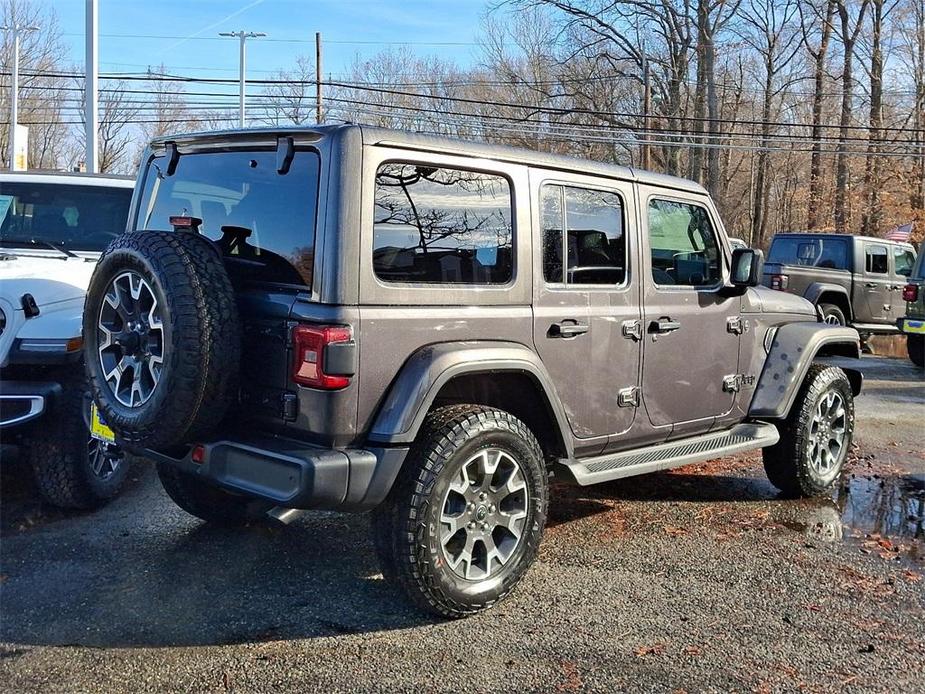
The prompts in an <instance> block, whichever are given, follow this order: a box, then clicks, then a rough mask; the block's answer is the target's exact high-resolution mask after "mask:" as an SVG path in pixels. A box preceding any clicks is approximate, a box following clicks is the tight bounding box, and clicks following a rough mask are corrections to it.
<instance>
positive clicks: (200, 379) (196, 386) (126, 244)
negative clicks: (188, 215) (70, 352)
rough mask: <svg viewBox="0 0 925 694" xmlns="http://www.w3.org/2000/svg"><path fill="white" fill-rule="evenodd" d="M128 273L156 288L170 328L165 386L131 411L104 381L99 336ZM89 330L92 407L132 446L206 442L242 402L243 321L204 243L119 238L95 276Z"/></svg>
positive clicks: (194, 237)
mask: <svg viewBox="0 0 925 694" xmlns="http://www.w3.org/2000/svg"><path fill="white" fill-rule="evenodd" d="M127 270H129V271H133V272H135V273H137V274H138V275H140V276H141V277H142V278H143V279H144V280H145V281H146V282H147V283H148V284H149V285H150V286H151V287H152V288H153V291H154V294H155V296H156V298H157V301H158V304H159V306H160V307H161V309H160V310H161V314H162V315H161V318H162V321H163V324H164V333H163V342H164V345H163V352H164V364H163V367H162V371H161V377H160V381H159V382H158V384H157V385H156V387H155V388H154V389H153V392H152V393H151V395H150V398H149V399H148V400H147V401H146V402H144V403H142V404H140V405H136V406H133V407H128V406H127V405H125V404H123V403H121V402H119V400H118V399H117V398H116V397H115V395H114V394H113V392H112V389H111V388H110V387H109V385H108V384H107V383H106V381H105V378H104V375H103V367H102V365H101V363H100V359H99V353H98V345H99V339H100V335H99V331H98V330H97V328H96V326H97V325H98V321H99V317H100V310H101V306H102V302H103V300H104V296H105V293H106V291H107V290H108V287H109V286H110V283H111V282H112V281H113V279H114V278H116V277H117V276H118V275H119V274H120V273H122V272H124V271H127ZM83 325H84V342H85V351H86V355H87V358H86V360H85V361H86V364H87V373H88V375H89V378H90V383H91V390H92V395H93V399H94V400H95V401H96V403H97V406H98V407H99V408H100V412H101V413H102V414H103V417H104V418H105V420H106V422H107V423H108V424H109V426H110V427H112V429H113V430H114V431H115V432H116V434H117V435H118V436H119V437H120V438H121V439H123V440H124V441H126V442H128V443H131V444H133V445H135V446H138V447H150V448H159V447H167V446H172V445H176V444H180V443H186V442H191V441H196V440H200V439H201V438H202V437H204V436H205V435H206V434H207V433H208V432H209V431H210V430H211V429H213V428H214V427H215V425H217V424H218V423H219V422H220V421H221V419H222V417H223V416H224V415H225V413H226V411H227V409H228V407H229V406H230V405H231V404H232V402H233V401H234V399H235V397H236V390H237V382H238V375H239V374H238V370H239V366H240V355H241V328H240V319H239V316H238V311H237V306H236V305H235V295H234V290H233V288H232V285H231V281H230V279H229V277H228V273H227V271H226V269H225V266H224V263H223V261H222V257H221V255H220V253H219V251H218V249H217V248H216V247H215V246H214V244H213V243H212V242H211V241H209V240H208V239H207V238H205V237H202V236H200V235H198V234H194V233H191V232H161V231H143V232H132V233H126V234H122V235H121V236H119V237H118V238H117V239H115V240H114V241H113V242H112V243H111V244H110V246H109V248H107V249H106V252H105V253H104V254H103V256H102V258H101V259H100V261H99V264H98V265H97V268H96V270H95V272H94V273H93V278H92V279H91V281H90V287H89V290H88V292H87V301H86V306H85V309H84V318H83Z"/></svg>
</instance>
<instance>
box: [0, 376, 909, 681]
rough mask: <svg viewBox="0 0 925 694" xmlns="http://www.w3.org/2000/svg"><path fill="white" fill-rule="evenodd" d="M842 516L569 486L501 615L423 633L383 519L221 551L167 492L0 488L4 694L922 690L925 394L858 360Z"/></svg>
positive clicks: (223, 543) (692, 474)
mask: <svg viewBox="0 0 925 694" xmlns="http://www.w3.org/2000/svg"><path fill="white" fill-rule="evenodd" d="M864 370H865V374H866V378H867V381H866V388H865V393H864V394H863V395H862V396H861V398H860V399H859V400H858V405H857V407H858V419H859V425H858V434H857V437H856V441H857V444H858V445H857V447H856V450H855V451H854V454H853V455H852V459H851V463H850V466H849V468H848V470H847V472H846V475H845V478H844V480H843V483H842V485H841V486H840V488H839V489H838V490H837V491H836V492H835V493H834V494H833V497H832V499H831V500H821V501H790V500H783V499H780V498H778V497H777V495H776V494H775V492H774V490H773V488H772V487H771V486H770V484H769V483H768V482H767V481H766V480H765V478H764V475H763V472H762V469H761V462H760V455H754V454H752V455H747V456H737V457H731V458H723V459H720V460H717V461H712V462H710V463H708V464H704V465H697V466H691V467H687V468H682V469H680V470H677V471H673V472H668V473H658V474H652V475H647V476H645V477H639V478H635V479H629V480H623V481H621V482H619V483H611V484H607V485H602V486H599V487H594V488H590V489H576V488H571V487H566V486H562V485H555V487H554V490H553V501H552V506H551V510H550V515H551V517H550V524H549V527H548V529H547V532H546V536H545V539H544V541H543V546H542V549H541V553H540V558H539V561H538V562H537V563H536V565H535V566H534V567H533V569H532V570H531V571H530V572H529V573H528V575H527V577H526V579H525V580H524V582H523V583H522V585H521V586H520V587H519V588H518V589H517V590H516V591H515V593H514V595H513V596H512V597H511V598H510V599H509V600H507V601H506V602H504V603H502V604H501V605H500V606H498V607H497V608H496V609H494V610H491V611H489V612H487V613H485V614H481V615H478V616H476V617H473V618H470V619H467V620H464V621H457V622H443V621H435V620H432V619H429V618H427V617H422V616H421V615H419V614H417V613H415V612H413V611H411V610H410V609H409V608H407V607H406V606H405V604H404V603H403V602H401V599H400V596H399V595H397V594H396V593H394V592H393V590H392V589H391V587H390V586H388V585H387V584H386V583H385V582H384V581H383V580H382V577H381V575H380V574H379V570H378V568H377V566H376V563H375V559H374V558H373V552H372V548H371V546H370V543H369V541H368V532H367V526H368V522H369V521H368V518H367V517H366V516H365V515H360V516H348V515H338V514H330V513H310V514H306V515H304V516H302V517H301V518H300V519H298V520H297V521H296V522H295V523H293V524H292V525H290V526H288V527H282V526H266V527H263V526H260V527H252V528H249V529H246V530H243V531H241V530H239V531H225V530H218V529H214V528H209V527H206V526H204V525H203V524H201V523H200V522H199V521H197V520H195V519H193V518H191V517H189V516H187V515H185V514H184V513H183V512H181V511H180V510H179V509H177V508H176V507H174V506H173V505H172V503H171V502H170V501H169V499H167V497H166V495H165V494H164V493H163V491H161V489H160V487H159V485H158V483H157V480H156V479H155V477H154V475H153V474H152V471H151V470H150V469H149V468H147V467H145V466H141V467H137V468H136V476H135V479H134V480H133V482H132V484H131V485H130V487H129V489H128V490H127V492H126V493H125V494H124V495H123V496H122V497H120V498H119V499H118V500H116V501H115V502H114V503H112V504H111V505H110V506H108V507H106V508H105V509H103V510H101V511H99V512H97V513H95V514H77V515H74V514H63V513H60V512H56V511H53V510H50V509H46V508H43V507H42V506H40V505H39V504H37V503H35V502H34V501H32V500H31V496H30V493H31V492H30V490H29V489H28V488H27V486H25V485H24V484H23V483H22V481H21V477H22V475H23V471H22V470H21V469H20V468H18V466H17V465H16V464H5V465H4V467H3V489H2V508H0V521H2V523H0V533H2V534H0V541H2V546H0V552H2V556H0V610H2V614H0V616H2V621H0V642H2V643H0V688H2V689H3V691H43V692H48V691H67V692H72V691H73V692H76V691H155V690H156V691H267V690H276V689H284V688H285V689H298V690H318V691H325V692H333V691H351V690H358V689H362V690H378V691H394V690H411V689H413V690H441V691H444V690H445V691H538V690H541V691H602V692H604V691H606V692H612V691H616V690H633V691H639V690H645V691H678V690H683V691H703V690H749V691H779V690H793V689H805V690H809V691H831V690H840V689H851V690H862V689H863V690H871V691H877V690H879V691H916V690H917V691H925V674H923V673H925V580H923V575H925V537H923V524H925V453H923V451H925V427H923V422H925V382H923V380H922V373H921V371H917V370H916V369H915V368H914V367H913V366H912V365H911V364H910V363H909V362H908V361H903V360H900V359H883V358H866V359H865V360H864Z"/></svg>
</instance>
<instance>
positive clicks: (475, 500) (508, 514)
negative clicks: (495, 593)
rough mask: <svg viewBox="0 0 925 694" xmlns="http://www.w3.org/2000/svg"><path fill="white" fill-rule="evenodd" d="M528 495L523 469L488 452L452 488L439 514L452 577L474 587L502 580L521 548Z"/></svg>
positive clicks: (492, 450) (477, 456)
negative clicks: (494, 578)
mask: <svg viewBox="0 0 925 694" xmlns="http://www.w3.org/2000/svg"><path fill="white" fill-rule="evenodd" d="M528 504H529V492H528V489H527V481H526V478H525V477H524V473H523V470H522V468H521V465H520V463H519V462H518V461H517V460H516V459H515V458H514V457H513V456H512V455H511V454H510V453H508V452H507V451H505V450H502V449H500V448H487V449H484V450H481V451H479V452H478V453H477V454H475V455H474V456H472V457H471V458H470V459H469V460H467V461H466V462H465V463H464V464H463V465H462V466H461V467H460V468H459V470H458V471H457V473H456V476H455V477H454V479H453V481H452V482H451V483H450V487H449V489H448V490H447V493H446V496H445V497H444V500H443V505H442V507H441V512H440V533H439V537H440V546H441V550H442V552H443V557H444V559H445V560H446V562H447V564H448V565H449V567H450V568H451V569H452V570H453V572H454V573H455V574H456V575H457V576H460V577H461V578H464V579H466V580H470V581H481V580H484V579H486V578H489V577H490V576H493V575H495V574H497V573H498V572H499V571H500V570H501V569H502V568H503V567H504V566H505V565H506V564H507V563H508V561H509V560H510V559H511V557H512V556H513V555H514V553H515V552H516V551H517V549H518V548H519V547H520V544H521V540H522V538H523V535H524V526H525V525H526V522H527V508H528Z"/></svg>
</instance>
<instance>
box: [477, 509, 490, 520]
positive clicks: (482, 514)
mask: <svg viewBox="0 0 925 694" xmlns="http://www.w3.org/2000/svg"><path fill="white" fill-rule="evenodd" d="M487 515H488V509H487V508H485V507H484V506H479V507H478V509H476V511H475V517H476V519H477V520H480V521H483V520H485V517H486V516H487Z"/></svg>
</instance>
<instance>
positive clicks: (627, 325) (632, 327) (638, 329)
mask: <svg viewBox="0 0 925 694" xmlns="http://www.w3.org/2000/svg"><path fill="white" fill-rule="evenodd" d="M623 337H627V338H631V339H633V340H634V341H636V342H638V341H639V340H641V339H642V321H638V320H625V321H623Z"/></svg>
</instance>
